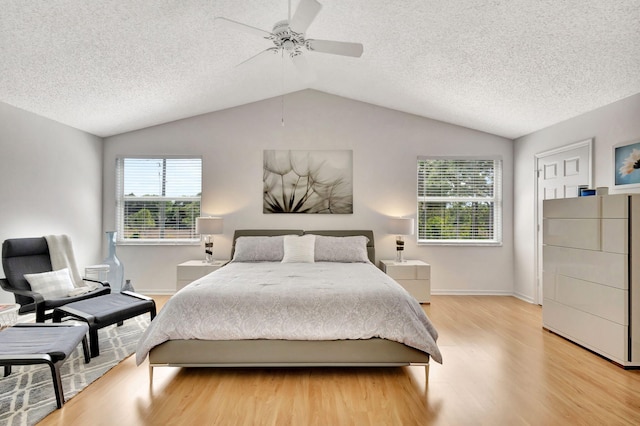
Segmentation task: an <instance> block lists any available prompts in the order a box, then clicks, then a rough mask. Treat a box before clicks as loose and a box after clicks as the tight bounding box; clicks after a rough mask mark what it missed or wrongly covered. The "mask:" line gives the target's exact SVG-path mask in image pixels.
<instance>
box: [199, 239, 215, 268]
mask: <svg viewBox="0 0 640 426" xmlns="http://www.w3.org/2000/svg"><path fill="white" fill-rule="evenodd" d="M202 263H213V235H205V236H204V260H203V261H202Z"/></svg>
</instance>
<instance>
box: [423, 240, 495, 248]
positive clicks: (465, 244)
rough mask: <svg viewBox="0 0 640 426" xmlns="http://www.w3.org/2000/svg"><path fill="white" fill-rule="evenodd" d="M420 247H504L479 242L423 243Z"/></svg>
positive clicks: (492, 242)
mask: <svg viewBox="0 0 640 426" xmlns="http://www.w3.org/2000/svg"><path fill="white" fill-rule="evenodd" d="M418 246H458V247H502V242H496V241H491V242H486V243H483V242H479V241H469V242H467V241H464V242H461V241H449V242H447V241H429V242H427V241H421V242H418Z"/></svg>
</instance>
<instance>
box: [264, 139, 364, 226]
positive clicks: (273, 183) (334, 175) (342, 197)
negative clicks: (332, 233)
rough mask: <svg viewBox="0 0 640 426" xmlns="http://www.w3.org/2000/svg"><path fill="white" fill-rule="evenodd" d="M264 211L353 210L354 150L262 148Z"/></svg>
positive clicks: (326, 211) (347, 211) (349, 212)
mask: <svg viewBox="0 0 640 426" xmlns="http://www.w3.org/2000/svg"><path fill="white" fill-rule="evenodd" d="M263 163H264V170H263V179H262V180H263V197H264V198H263V213H316V214H351V213H353V151H350V150H333V151H315V150H311V151H303V150H265V151H264V152H263Z"/></svg>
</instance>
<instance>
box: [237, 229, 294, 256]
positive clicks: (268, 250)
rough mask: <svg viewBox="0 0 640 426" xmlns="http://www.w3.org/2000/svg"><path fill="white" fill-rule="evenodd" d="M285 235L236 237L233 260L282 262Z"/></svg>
mask: <svg viewBox="0 0 640 426" xmlns="http://www.w3.org/2000/svg"><path fill="white" fill-rule="evenodd" d="M283 239H284V236H282V235H278V236H274V237H238V238H236V244H235V250H234V252H233V262H280V261H281V260H282V257H283V256H284V246H283V245H284V243H283Z"/></svg>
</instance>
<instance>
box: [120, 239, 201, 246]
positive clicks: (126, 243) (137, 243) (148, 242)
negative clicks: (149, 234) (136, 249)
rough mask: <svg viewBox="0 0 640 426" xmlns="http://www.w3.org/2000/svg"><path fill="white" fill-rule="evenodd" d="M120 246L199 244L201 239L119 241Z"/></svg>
mask: <svg viewBox="0 0 640 426" xmlns="http://www.w3.org/2000/svg"><path fill="white" fill-rule="evenodd" d="M116 245H118V246H199V245H200V240H176V241H159V240H140V241H118V242H116Z"/></svg>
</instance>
